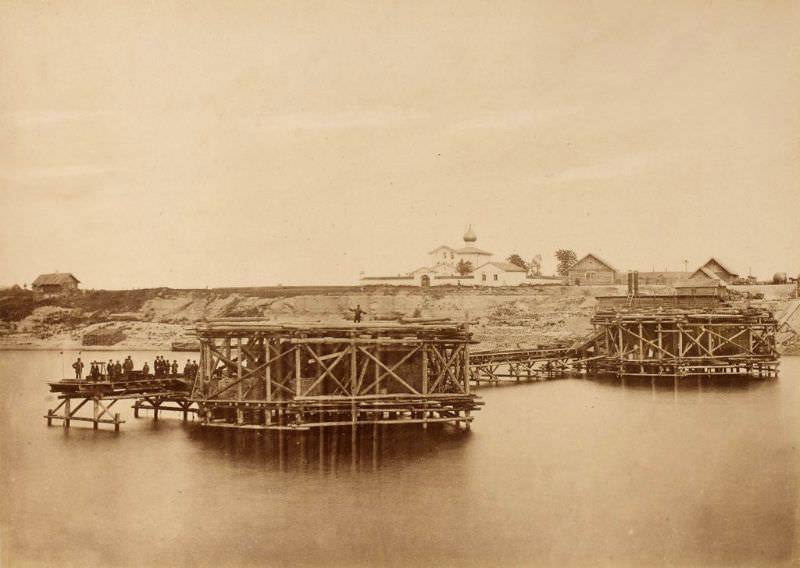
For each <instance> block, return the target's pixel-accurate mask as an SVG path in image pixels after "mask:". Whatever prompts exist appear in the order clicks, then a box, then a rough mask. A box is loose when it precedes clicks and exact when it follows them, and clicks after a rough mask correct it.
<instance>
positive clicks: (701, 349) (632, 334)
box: [582, 306, 779, 379]
mask: <svg viewBox="0 0 800 568" xmlns="http://www.w3.org/2000/svg"><path fill="white" fill-rule="evenodd" d="M777 323H778V322H777V321H776V320H775V318H774V317H773V315H772V313H771V312H769V311H768V310H764V309H756V308H742V309H737V308H731V307H726V306H719V307H715V308H705V309H701V308H694V309H677V308H675V309H663V308H660V307H659V308H655V309H636V310H629V311H617V310H612V309H606V310H604V309H599V310H598V311H597V312H596V313H595V315H594V317H593V318H592V324H593V325H594V326H595V329H596V333H595V334H594V335H593V336H592V337H591V338H590V340H589V341H588V342H587V343H586V344H584V346H583V348H582V355H583V357H584V359H585V360H587V361H588V363H587V369H586V370H587V372H588V373H591V374H598V375H615V376H617V377H621V378H625V377H662V376H663V377H690V376H694V377H702V376H723V375H724V376H739V377H745V378H755V379H758V378H763V379H766V378H774V377H777V376H778V365H779V354H778V351H777V349H776V340H775V335H776V332H777V329H778V325H777Z"/></svg>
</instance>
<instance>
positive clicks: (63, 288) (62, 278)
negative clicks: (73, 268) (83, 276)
mask: <svg viewBox="0 0 800 568" xmlns="http://www.w3.org/2000/svg"><path fill="white" fill-rule="evenodd" d="M78 284H80V280H78V279H77V278H75V276H73V275H72V274H71V273H70V272H56V273H54V274H40V275H39V276H37V277H36V280H34V281H33V284H31V288H33V291H34V292H39V293H40V294H48V295H59V294H69V293H71V292H75V291H77V290H78Z"/></svg>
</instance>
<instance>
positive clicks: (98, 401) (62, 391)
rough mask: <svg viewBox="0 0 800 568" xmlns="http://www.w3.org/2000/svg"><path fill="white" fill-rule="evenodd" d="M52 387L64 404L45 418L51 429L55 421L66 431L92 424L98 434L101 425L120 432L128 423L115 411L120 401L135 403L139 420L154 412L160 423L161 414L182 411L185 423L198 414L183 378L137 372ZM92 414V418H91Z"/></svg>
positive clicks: (67, 382) (59, 383) (64, 383)
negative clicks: (144, 412) (74, 425)
mask: <svg viewBox="0 0 800 568" xmlns="http://www.w3.org/2000/svg"><path fill="white" fill-rule="evenodd" d="M49 385H50V390H51V391H52V392H56V393H58V399H59V400H60V402H59V404H58V405H57V406H56V407H55V408H53V409H50V410H48V411H47V414H46V415H45V418H46V419H47V425H48V426H51V425H52V424H53V421H61V423H62V424H63V426H64V427H65V428H69V427H70V423H71V422H74V421H78V422H91V423H92V425H93V427H94V429H95V430H96V429H97V428H98V427H99V426H100V424H113V425H114V430H115V431H117V432H119V427H120V425H121V424H124V423H125V421H124V420H122V419H121V418H120V414H119V413H118V412H112V411H111V409H112V408H113V407H114V405H115V404H116V403H117V402H119V401H120V400H133V401H134V405H133V408H134V417H136V418H138V417H139V410H140V409H150V410H152V411H153V418H155V419H156V420H157V419H158V413H159V411H160V410H178V411H181V412H183V417H184V420H185V419H186V418H187V417H188V414H189V413H190V412H194V411H195V409H194V408H192V403H191V402H190V401H189V400H188V398H187V397H188V394H189V386H190V385H189V383H187V382H186V381H185V380H184V378H183V377H181V376H178V377H175V376H173V377H164V378H156V377H153V376H152V375H148V376H142V375H141V374H140V373H139V372H135V373H133V374H132V375H131V376H129V377H124V378H119V379H114V380H111V379H109V378H108V376H107V375H102V376H100V377H98V378H96V379H92V378H86V379H83V380H76V379H67V380H62V381H57V382H56V381H53V382H50V383H49ZM170 404H172V405H173V406H170ZM89 410H91V415H89V414H88V411H89Z"/></svg>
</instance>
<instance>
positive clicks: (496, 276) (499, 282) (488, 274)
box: [472, 262, 528, 286]
mask: <svg viewBox="0 0 800 568" xmlns="http://www.w3.org/2000/svg"><path fill="white" fill-rule="evenodd" d="M472 274H473V276H475V284H476V285H478V286H519V285H520V284H524V283H525V279H526V277H527V274H528V271H527V270H525V269H524V268H521V267H519V266H517V265H516V264H511V263H510V262H487V263H486V264H483V265H482V266H479V267H478V268H476V269H475V271H474V272H473V273H472Z"/></svg>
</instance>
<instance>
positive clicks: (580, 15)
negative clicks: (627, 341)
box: [0, 0, 800, 289]
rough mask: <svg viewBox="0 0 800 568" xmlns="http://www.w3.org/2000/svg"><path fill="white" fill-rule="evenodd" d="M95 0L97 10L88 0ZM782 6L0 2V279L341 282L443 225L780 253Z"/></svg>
mask: <svg viewBox="0 0 800 568" xmlns="http://www.w3.org/2000/svg"><path fill="white" fill-rule="evenodd" d="M112 6H113V7H112ZM797 29H800V4H798V3H797V2H789V1H786V2H779V1H776V2H749V3H748V2H742V3H738V2H737V3H712V4H700V3H698V2H689V1H686V2H681V1H678V2H670V3H664V4H658V3H656V4H646V3H641V2H633V1H626V2H621V1H620V2H615V1H611V2H605V3H602V4H588V3H586V4H583V3H581V4H579V3H563V2H556V1H536V2H509V3H503V4H501V5H490V4H486V3H482V2H472V1H470V2H443V3H438V4H434V5H428V4H426V3H413V2H411V3H403V4H399V5H398V4H392V3H387V2H376V3H359V2H343V3H336V4H335V5H333V4H332V5H326V4H322V3H314V2H299V3H292V4H291V5H287V4H285V3H277V2H266V3H261V2H248V1H246V0H243V1H241V2H236V3H231V4H217V5H210V4H205V3H203V4H185V3H181V2H160V3H157V4H149V5H148V4H145V3H139V2H118V3H113V4H107V3H104V2H92V1H85V2H74V3H69V4H63V3H60V4H58V5H56V4H50V3H47V2H42V3H35V4H34V3H30V2H24V1H14V0H10V1H7V2H4V3H3V4H2V5H0V50H2V53H3V65H2V66H0V78H1V80H0V127H1V128H2V132H3V136H2V137H1V138H0V225H1V226H2V229H1V230H2V233H0V235H1V236H0V261H2V266H3V268H2V274H1V275H0V284H6V285H11V284H15V283H16V284H20V285H22V284H23V283H27V284H28V285H30V283H31V282H32V281H33V280H34V279H35V278H36V276H37V275H39V274H41V273H49V272H55V271H60V272H71V273H73V274H74V275H75V276H76V277H77V278H78V279H80V280H81V282H82V287H84V288H95V289H103V288H105V289H127V288H151V287H161V286H166V287H172V288H204V287H206V286H208V287H239V286H241V287H245V286H269V285H277V284H283V285H287V286H288V285H316V284H319V285H326V284H328V285H337V284H344V285H348V284H350V285H352V284H356V283H357V281H358V278H359V275H360V273H361V272H364V273H365V274H366V275H376V276H382V275H393V274H401V273H406V272H408V271H410V270H413V269H416V268H418V267H420V266H423V265H425V263H426V260H427V256H426V255H427V253H428V252H429V251H430V250H432V249H433V248H435V247H436V246H439V245H441V244H445V245H449V246H460V245H461V236H462V235H463V233H464V231H465V229H466V228H467V226H468V225H470V224H471V225H472V226H473V228H474V229H475V231H476V233H477V235H478V241H477V246H479V247H481V248H484V249H486V250H489V251H491V252H493V253H494V255H495V256H494V260H505V258H506V257H507V256H508V255H510V254H512V253H518V254H520V255H521V256H522V257H523V258H524V259H525V260H529V259H530V258H531V257H532V256H534V255H536V254H541V255H542V258H543V261H544V265H543V272H544V273H546V274H552V273H554V271H555V260H554V256H553V255H554V252H555V250H556V249H559V248H565V249H572V250H574V251H575V252H576V254H577V255H578V258H580V257H581V256H583V255H584V254H587V253H595V254H597V255H599V256H600V257H602V258H604V259H606V260H608V261H609V262H610V263H611V264H613V265H614V266H615V268H617V269H618V270H620V271H626V270H629V269H638V270H642V271H647V270H653V269H655V270H664V269H668V270H674V271H681V270H683V268H684V260H688V267H689V269H690V270H691V269H694V268H696V267H697V266H699V265H700V264H702V263H703V262H705V261H706V260H708V258H710V257H715V258H718V259H719V260H720V261H722V262H723V263H725V264H727V265H728V266H729V267H730V268H731V269H733V270H734V271H736V272H738V273H739V274H741V275H747V274H748V273H749V272H752V273H753V274H754V275H756V276H758V277H759V278H760V279H769V278H770V277H771V276H772V274H773V273H775V272H787V273H788V274H789V275H793V276H796V275H797V274H798V272H800V251H798V246H797V243H798V242H800V221H798V209H800V207H799V206H800V183H799V180H800V158H798V156H800V71H799V70H798V69H799V68H798V66H797V61H799V60H800V36H798V34H797V33H796V30H797Z"/></svg>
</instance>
